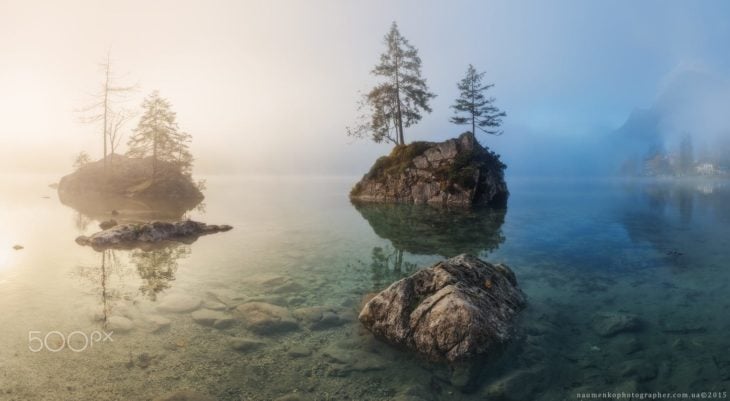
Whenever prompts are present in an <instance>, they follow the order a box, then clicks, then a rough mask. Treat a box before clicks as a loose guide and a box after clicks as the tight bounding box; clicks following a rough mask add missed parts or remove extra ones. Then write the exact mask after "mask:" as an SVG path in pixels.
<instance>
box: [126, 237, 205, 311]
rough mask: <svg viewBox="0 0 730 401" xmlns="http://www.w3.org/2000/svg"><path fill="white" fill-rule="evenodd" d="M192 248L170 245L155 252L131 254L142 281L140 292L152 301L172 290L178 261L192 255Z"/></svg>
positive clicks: (132, 252)
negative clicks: (163, 292) (171, 286)
mask: <svg viewBox="0 0 730 401" xmlns="http://www.w3.org/2000/svg"><path fill="white" fill-rule="evenodd" d="M190 253H191V251H190V246H188V245H183V244H169V245H168V246H165V247H161V248H159V249H153V250H146V251H145V250H139V249H138V250H134V251H131V253H130V261H131V263H133V264H134V265H135V266H137V273H138V274H139V277H140V278H141V279H142V284H141V286H140V287H139V291H140V292H141V293H142V294H143V295H144V296H146V297H148V298H149V299H151V300H153V301H154V300H156V299H157V294H159V293H160V292H162V291H164V290H166V289H168V288H170V283H171V282H172V281H173V280H175V273H176V272H177V267H178V260H179V259H181V258H186V257H188V256H189V255H190Z"/></svg>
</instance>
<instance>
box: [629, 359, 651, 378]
mask: <svg viewBox="0 0 730 401" xmlns="http://www.w3.org/2000/svg"><path fill="white" fill-rule="evenodd" d="M621 376H624V377H632V378H634V379H636V380H638V381H640V382H645V381H649V380H652V379H654V378H656V376H657V367H656V365H655V364H654V363H652V362H649V361H644V360H640V359H634V360H630V361H626V362H624V363H623V364H622V365H621Z"/></svg>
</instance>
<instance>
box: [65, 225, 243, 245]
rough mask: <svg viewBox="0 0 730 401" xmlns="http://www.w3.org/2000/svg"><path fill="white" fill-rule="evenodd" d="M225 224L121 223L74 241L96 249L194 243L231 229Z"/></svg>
mask: <svg viewBox="0 0 730 401" xmlns="http://www.w3.org/2000/svg"><path fill="white" fill-rule="evenodd" d="M231 229H232V227H231V226H227V225H220V226H219V225H208V224H205V223H200V222H197V221H192V220H186V221H178V222H175V223H167V222H163V221H155V222H151V223H144V224H123V225H118V226H115V227H112V228H110V229H108V230H104V231H100V232H98V233H96V234H94V235H92V236H90V237H87V236H84V235H82V236H80V237H78V238H76V243H78V244H79V245H89V246H91V247H93V248H95V249H108V248H123V249H124V248H135V247H139V246H141V245H144V244H148V245H149V244H155V243H159V242H162V241H180V242H186V241H194V240H195V239H197V238H198V237H199V236H201V235H207V234H214V233H217V232H222V231H229V230H231Z"/></svg>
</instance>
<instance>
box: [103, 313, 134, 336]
mask: <svg viewBox="0 0 730 401" xmlns="http://www.w3.org/2000/svg"><path fill="white" fill-rule="evenodd" d="M106 328H107V329H109V330H111V331H114V332H117V333H125V332H128V331H131V330H132V329H134V323H133V322H132V321H131V320H129V319H128V318H126V317H124V316H111V317H110V318H109V319H108V320H107V321H106Z"/></svg>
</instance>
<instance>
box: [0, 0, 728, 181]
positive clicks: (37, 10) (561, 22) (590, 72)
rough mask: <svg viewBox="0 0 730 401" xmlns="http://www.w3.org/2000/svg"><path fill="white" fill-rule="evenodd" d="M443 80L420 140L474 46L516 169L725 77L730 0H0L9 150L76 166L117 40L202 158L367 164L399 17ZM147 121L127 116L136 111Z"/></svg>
mask: <svg viewBox="0 0 730 401" xmlns="http://www.w3.org/2000/svg"><path fill="white" fill-rule="evenodd" d="M393 20H395V21H397V22H398V24H399V26H400V28H401V33H402V34H403V35H404V36H405V37H406V38H408V39H409V40H410V42H411V43H412V44H413V45H415V46H416V47H417V48H418V49H419V51H420V56H421V58H422V60H423V74H424V76H425V77H426V78H427V80H428V84H429V86H430V88H431V90H432V91H433V92H435V93H436V94H437V95H438V97H437V98H436V99H435V100H434V101H433V103H432V107H433V113H432V114H430V115H427V116H426V117H425V118H424V119H423V121H422V122H421V123H420V124H419V125H417V126H415V127H412V128H411V129H408V130H406V140H407V141H410V140H416V139H428V140H436V139H445V138H447V137H451V136H455V135H457V134H459V133H460V132H462V131H463V130H464V127H457V126H454V125H451V124H449V123H448V118H449V117H450V116H451V113H452V112H451V110H450V109H449V107H448V106H449V105H450V104H451V103H452V101H453V99H454V97H455V96H456V94H457V90H456V82H457V81H458V80H459V79H461V77H462V75H463V73H464V71H465V70H466V66H467V65H468V64H469V63H473V64H474V65H475V66H476V67H477V68H478V69H479V70H483V71H486V72H487V75H486V79H487V80H489V81H492V82H494V83H495V84H496V87H495V88H494V90H493V93H492V94H493V95H494V96H496V97H497V105H498V106H499V107H501V108H503V109H504V110H505V111H507V113H508V117H507V118H506V120H505V122H506V124H505V127H504V130H505V135H503V136H501V137H481V138H480V139H482V142H484V143H486V144H487V145H489V146H491V147H492V148H493V149H495V150H497V151H498V152H500V153H502V154H503V157H504V159H505V160H506V161H507V162H508V164H509V165H510V169H511V170H512V171H517V172H529V169H528V168H527V167H526V166H528V165H530V163H531V160H530V159H531V156H530V153H529V152H528V151H527V150H526V149H533V150H534V148H535V147H536V146H538V147H539V144H543V143H551V142H556V141H569V142H570V143H571V144H572V145H575V146H581V144H582V143H590V142H591V141H593V140H594V137H595V136H596V135H598V134H599V133H603V132H608V131H610V130H613V129H615V128H617V127H618V126H620V125H621V124H622V123H623V122H624V121H625V120H626V118H627V117H628V115H629V113H630V112H631V111H632V110H633V109H634V108H636V107H648V106H650V105H651V104H652V102H653V101H654V99H655V98H656V97H657V94H658V93H659V92H660V91H661V89H662V86H663V85H666V83H667V82H668V81H670V80H671V79H672V77H673V76H675V75H677V74H679V73H681V72H682V71H685V70H699V71H704V72H707V73H710V74H713V75H716V76H719V77H722V79H727V78H728V76H729V75H730V74H728V71H730V51H729V50H728V43H730V2H725V1H702V2H699V1H697V2H688V1H685V2H679V1H604V2H598V1H590V2H586V1H578V0H575V1H559V2H556V1H550V2H546V1H519V2H516V1H473V2H468V1H448V2H447V1H440V2H436V1H416V0H414V1H393V0H390V1H387V0H383V1H343V0H329V1H324V0H322V1H294V0H291V1H180V0H176V1H149V0H146V1H114V2H112V1H98V0H93V1H92V0H90V1H50V0H48V1H45V2H42V1H27V0H23V1H9V0H0V168H2V170H3V171H34V172H35V171H42V172H59V173H65V172H67V171H68V170H69V169H70V165H71V162H72V159H73V156H74V155H75V154H76V153H78V151H80V150H85V151H87V152H89V153H90V154H91V155H92V156H93V157H95V158H98V157H100V156H101V145H100V138H99V137H100V134H99V133H98V132H99V129H98V127H92V126H85V125H82V124H80V123H79V122H78V121H77V120H78V115H76V114H75V113H74V112H73V110H74V109H76V108H79V107H82V106H84V105H85V104H87V103H88V102H89V101H90V98H89V94H90V93H92V92H94V90H95V89H96V88H97V87H98V85H99V81H100V79H101V74H100V71H99V69H98V65H97V64H98V63H99V62H100V61H101V60H103V59H104V57H105V55H106V53H107V51H109V50H110V49H111V55H112V61H113V67H114V69H115V70H116V72H117V73H118V74H119V75H120V76H122V77H123V79H122V81H123V83H138V84H139V88H140V90H139V92H138V93H137V94H136V95H135V96H134V98H133V99H131V102H130V103H129V106H130V107H136V106H138V104H139V103H140V101H141V98H142V97H143V96H144V95H146V94H148V93H149V92H151V91H152V90H155V89H158V90H159V91H160V94H161V95H162V96H164V97H167V98H168V99H169V100H170V101H171V103H172V105H173V107H174V109H175V111H176V112H177V113H178V118H179V123H180V126H181V128H182V129H184V130H186V131H188V132H190V133H191V134H192V135H193V136H194V142H193V146H192V150H193V153H194V154H195V155H196V156H197V159H198V162H197V171H198V172H200V173H234V172H235V173H281V174H296V173H301V174H310V173H313V174H343V175H345V174H347V175H351V174H361V173H363V172H365V171H366V170H367V168H368V167H369V165H370V164H371V163H372V161H373V159H374V158H375V157H376V156H378V155H380V154H384V153H387V152H388V151H389V149H390V147H389V145H384V144H383V145H375V144H370V143H367V142H365V141H357V142H353V140H352V139H350V138H348V137H346V136H345V127H346V126H347V125H351V124H353V122H354V118H355V115H356V101H357V97H358V91H365V90H367V89H368V88H369V87H370V85H372V84H373V83H374V82H375V80H374V78H373V77H372V76H371V75H370V74H369V72H370V71H371V69H372V67H373V66H374V64H375V63H376V62H377V60H378V56H379V54H380V53H381V51H382V50H383V47H384V46H383V36H384V34H385V33H386V32H387V30H388V28H389V26H390V23H391V22H392V21H393ZM132 125H133V124H130V126H129V128H131V126H132Z"/></svg>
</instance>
